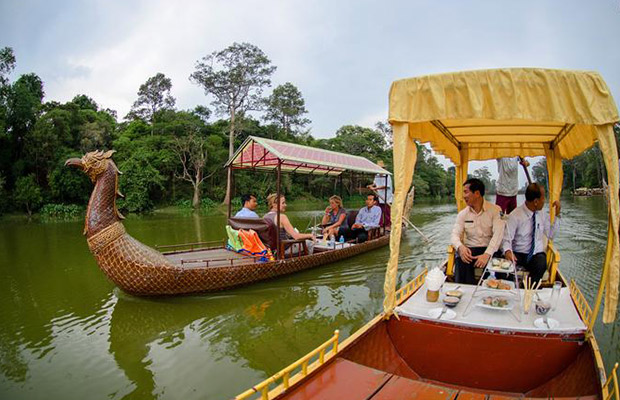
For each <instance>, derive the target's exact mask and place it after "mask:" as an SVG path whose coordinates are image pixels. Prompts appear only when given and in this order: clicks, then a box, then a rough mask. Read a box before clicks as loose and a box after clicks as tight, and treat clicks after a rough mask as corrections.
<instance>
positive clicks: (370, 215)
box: [349, 194, 381, 243]
mask: <svg viewBox="0 0 620 400" xmlns="http://www.w3.org/2000/svg"><path fill="white" fill-rule="evenodd" d="M378 204H379V199H378V198H377V195H375V194H369V195H368V196H366V206H365V207H362V208H361V209H360V210H359V211H358V213H357V217H355V223H354V224H353V226H351V233H350V236H349V237H350V238H353V239H356V240H357V243H364V242H365V241H366V240H368V231H369V230H371V229H374V228H378V227H379V224H380V222H381V208H379V206H378Z"/></svg>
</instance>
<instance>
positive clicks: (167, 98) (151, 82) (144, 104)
mask: <svg viewBox="0 0 620 400" xmlns="http://www.w3.org/2000/svg"><path fill="white" fill-rule="evenodd" d="M170 89H172V81H171V80H170V78H167V77H166V75H164V74H162V73H161V72H159V73H157V74H156V75H155V76H152V77H150V78H149V79H147V81H146V82H145V83H143V84H142V85H140V89H139V90H138V99H137V100H136V101H135V102H134V103H133V106H131V111H130V112H129V114H127V117H126V118H132V119H135V118H141V119H143V120H145V121H150V122H151V124H152V123H153V122H154V121H153V120H154V118H155V114H157V112H158V111H160V110H172V109H173V108H174V104H175V102H176V101H175V99H174V97H172V95H171V94H170ZM152 134H153V130H152V128H151V135H152Z"/></svg>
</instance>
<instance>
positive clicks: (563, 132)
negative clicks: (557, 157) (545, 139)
mask: <svg viewBox="0 0 620 400" xmlns="http://www.w3.org/2000/svg"><path fill="white" fill-rule="evenodd" d="M574 126H575V124H566V125H564V126H563V127H562V129H560V132H559V133H558V136H556V138H555V139H553V141H552V142H551V144H550V145H549V147H550V148H551V150H553V149H554V148H556V147H557V146H558V145H559V144H560V142H561V141H562V140H564V138H565V137H566V136H567V135H568V134H569V133H570V131H571V130H572V129H573V127H574Z"/></svg>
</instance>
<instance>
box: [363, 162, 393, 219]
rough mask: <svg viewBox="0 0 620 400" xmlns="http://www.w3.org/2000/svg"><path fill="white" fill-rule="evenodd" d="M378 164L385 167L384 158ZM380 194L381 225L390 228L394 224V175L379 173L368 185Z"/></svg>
mask: <svg viewBox="0 0 620 400" xmlns="http://www.w3.org/2000/svg"><path fill="white" fill-rule="evenodd" d="M377 166H378V167H381V168H385V163H384V162H383V160H379V161H377ZM366 187H367V188H368V189H370V190H372V191H373V192H374V193H375V194H378V195H379V196H378V197H379V202H378V203H377V205H378V206H379V207H380V208H381V226H385V227H386V228H387V229H389V228H390V227H391V226H392V218H391V214H392V201H393V200H394V193H393V192H394V191H393V189H392V177H391V176H390V175H387V174H377V175H375V179H374V180H373V182H372V183H371V184H370V185H368V186H366Z"/></svg>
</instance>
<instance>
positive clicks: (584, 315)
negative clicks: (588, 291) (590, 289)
mask: <svg viewBox="0 0 620 400" xmlns="http://www.w3.org/2000/svg"><path fill="white" fill-rule="evenodd" d="M568 287H569V289H570V296H571V297H572V298H573V302H574V303H575V305H576V306H577V311H579V315H580V316H581V319H582V320H583V322H584V323H585V324H586V326H589V325H590V319H591V318H593V315H592V308H591V307H590V305H589V304H588V301H587V300H586V298H585V297H584V296H583V293H581V290H579V287H577V283H576V282H575V280H574V279H571V280H570V283H569V285H568Z"/></svg>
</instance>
